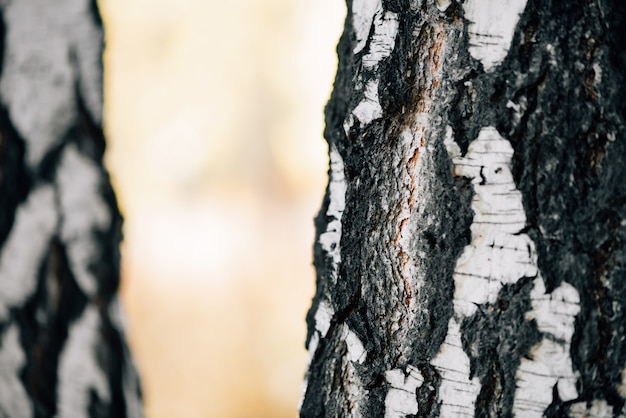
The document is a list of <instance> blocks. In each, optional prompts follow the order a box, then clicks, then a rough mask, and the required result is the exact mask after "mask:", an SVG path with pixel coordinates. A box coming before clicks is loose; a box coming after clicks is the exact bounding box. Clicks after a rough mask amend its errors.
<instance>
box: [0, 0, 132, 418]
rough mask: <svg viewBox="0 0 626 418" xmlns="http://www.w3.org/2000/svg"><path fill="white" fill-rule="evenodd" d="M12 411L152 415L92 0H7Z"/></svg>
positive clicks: (4, 142)
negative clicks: (132, 344) (137, 355)
mask: <svg viewBox="0 0 626 418" xmlns="http://www.w3.org/2000/svg"><path fill="white" fill-rule="evenodd" d="M0 22H1V23H2V25H1V26H2V27H1V28H0V29H1V31H0V42H1V45H2V49H1V50H0V52H1V54H0V56H1V60H2V61H1V64H2V65H1V72H0V197H1V200H2V204H1V205H0V388H1V390H0V416H7V417H44V416H45V417H51V416H58V417H70V418H71V417H139V416H141V415H142V411H141V403H140V399H141V397H140V391H139V385H138V377H137V373H136V371H135V368H134V366H133V364H132V361H131V358H130V355H129V352H128V349H127V347H126V344H125V341H124V327H123V320H122V318H121V312H120V309H119V304H118V301H117V297H116V291H117V287H118V283H119V250H118V246H119V241H120V237H121V230H120V228H121V217H120V214H119V211H118V209H117V204H116V201H115V196H114V194H113V191H112V189H111V185H110V183H109V179H108V174H107V173H106V171H105V170H104V168H103V165H102V157H103V153H104V137H103V135H102V129H101V122H102V121H101V115H102V62H101V56H102V42H103V33H102V25H101V22H100V17H99V14H98V9H97V5H96V3H95V1H92V0H60V1H54V2H46V1H39V0H19V1H18V0H6V1H2V2H0Z"/></svg>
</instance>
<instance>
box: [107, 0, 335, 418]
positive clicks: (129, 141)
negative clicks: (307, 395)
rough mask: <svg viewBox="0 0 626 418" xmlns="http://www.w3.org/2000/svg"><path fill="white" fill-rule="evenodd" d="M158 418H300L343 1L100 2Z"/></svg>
mask: <svg viewBox="0 0 626 418" xmlns="http://www.w3.org/2000/svg"><path fill="white" fill-rule="evenodd" d="M100 8H101V12H102V14H103V18H104V22H105V27H106V31H107V48H106V54H105V130H106V135H107V138H108V141H109V146H108V153H107V160H106V162H107V166H108V168H109V170H110V171H111V173H112V180H113V183H114V186H115V188H116V191H117V194H118V198H119V203H120V206H121V209H122V212H123V214H124V217H125V219H126V222H125V229H124V235H125V240H124V243H123V247H122V251H123V269H122V280H123V282H122V298H123V301H124V304H125V307H126V312H127V317H128V323H129V330H128V331H129V340H130V345H131V348H132V349H133V352H134V355H135V359H136V361H137V363H138V367H139V370H140V373H141V376H142V379H143V390H144V397H145V407H146V414H147V417H148V418H165V417H167V418H171V417H183V418H188V417H189V418H194V417H202V418H206V417H220V418H221V417H242V418H244V417H293V416H296V411H297V405H298V401H299V398H300V385H301V381H302V377H303V374H304V370H305V366H306V360H307V354H306V352H305V350H304V339H305V323H304V316H305V313H306V310H307V308H308V306H309V303H310V299H311V296H312V295H313V290H314V272H313V268H312V267H311V258H312V257H311V246H312V242H313V221H312V218H313V216H314V215H315V213H316V211H317V210H318V208H319V205H320V203H321V199H322V194H323V190H324V186H325V181H326V167H327V158H326V144H325V142H324V141H323V139H322V127H323V117H322V109H323V106H324V104H325V102H326V100H327V98H328V96H329V93H330V87H331V85H332V79H333V76H334V72H335V68H336V57H335V45H336V43H337V40H338V37H339V34H340V32H341V28H342V25H343V19H344V16H345V5H344V1H343V0H316V1H309V0H229V1H226V2H223V1H217V0H130V1H129V0H100Z"/></svg>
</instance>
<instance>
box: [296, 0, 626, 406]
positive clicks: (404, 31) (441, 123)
mask: <svg viewBox="0 0 626 418" xmlns="http://www.w3.org/2000/svg"><path fill="white" fill-rule="evenodd" d="M347 3H348V15H347V19H346V23H345V30H344V33H343V35H342V37H341V40H340V42H339V46H338V49H337V50H338V55H339V68H338V72H337V77H336V81H335V86H334V91H333V94H332V96H331V99H330V102H329V104H328V106H327V108H326V131H325V136H326V139H327V141H328V144H329V149H330V160H331V169H330V171H329V186H328V189H327V192H326V196H325V198H324V202H323V205H322V208H321V210H320V213H319V215H318V217H317V219H316V227H317V241H316V243H315V247H314V256H315V266H316V269H317V292H316V295H315V297H314V299H313V303H312V306H311V309H310V311H309V314H308V316H307V322H308V327H309V332H308V336H307V348H308V349H309V352H310V365H309V371H308V373H307V376H306V381H305V390H304V398H303V402H302V405H301V409H300V415H301V416H302V417H322V416H324V417H331V416H332V417H334V416H342V417H345V416H355V417H357V416H364V417H379V416H381V417H382V416H385V417H405V416H420V417H437V416H443V417H449V416H477V417H506V416H523V417H541V416H547V417H562V416H568V417H583V416H590V417H591V416H593V417H618V416H626V409H625V407H624V404H625V399H626V306H625V305H626V244H625V243H626V186H625V184H626V183H625V182H626V180H625V179H626V164H625V162H626V138H625V134H626V133H625V130H624V128H625V124H624V118H625V117H626V101H624V97H626V80H625V74H626V49H625V47H624V45H626V29H625V28H626V25H625V23H626V20H625V18H626V7H625V6H623V5H622V4H621V3H619V2H614V1H608V0H572V1H556V0H553V1H543V2H540V1H536V0H528V1H526V0H506V1H504V0H503V1H496V0H465V1H464V2H462V1H449V0H438V1H434V0H422V1H420V0H352V1H351V0H348V2H347Z"/></svg>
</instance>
